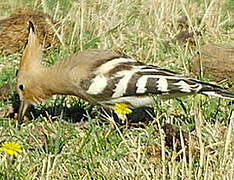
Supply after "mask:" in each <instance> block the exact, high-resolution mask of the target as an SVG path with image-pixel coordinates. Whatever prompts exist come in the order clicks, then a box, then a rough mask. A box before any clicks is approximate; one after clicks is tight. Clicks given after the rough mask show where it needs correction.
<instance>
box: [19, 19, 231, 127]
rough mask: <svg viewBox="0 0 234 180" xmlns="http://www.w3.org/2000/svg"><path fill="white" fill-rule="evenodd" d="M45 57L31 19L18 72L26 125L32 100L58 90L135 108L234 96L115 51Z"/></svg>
mask: <svg viewBox="0 0 234 180" xmlns="http://www.w3.org/2000/svg"><path fill="white" fill-rule="evenodd" d="M41 61H42V46H41V45H40V42H39V39H38V37H37V34H36V33H35V28H34V25H33V23H32V22H29V37H28V44H27V45H26V48H25V50H24V52H23V56H22V58H21V61H20V65H19V71H18V74H17V91H18V94H19V96H20V100H21V104H20V109H19V114H18V119H19V122H20V123H22V122H23V117H24V114H25V112H26V110H27V109H28V107H29V106H30V105H31V104H36V103H40V102H41V101H42V100H43V99H46V98H49V97H50V96H52V95H54V94H64V95H74V96H78V97H80V98H83V99H86V100H87V101H90V102H91V103H98V104H101V105H114V104H115V103H126V104H128V105H131V106H132V107H142V106H147V105H151V104H153V103H154V98H153V97H152V96H153V95H155V96H158V97H161V98H163V99H164V98H165V99H166V98H173V97H178V96H183V95H189V94H196V93H201V94H205V95H212V96H216V97H221V98H226V99H234V93H232V92H228V91H225V90H224V89H222V88H221V87H219V86H216V85H212V84H209V83H204V82H201V81H198V80H195V79H192V78H188V77H184V76H181V75H179V74H177V73H174V72H172V71H169V70H166V69H162V68H159V67H157V66H152V65H145V64H143V63H141V62H139V61H136V60H135V59H133V58H131V57H129V56H127V55H125V54H123V53H120V52H116V51H112V50H100V49H90V50H86V51H83V52H80V53H78V54H75V55H72V56H70V57H68V58H67V59H65V60H63V61H59V62H57V63H55V64H54V65H51V66H50V67H44V66H43V65H42V64H41Z"/></svg>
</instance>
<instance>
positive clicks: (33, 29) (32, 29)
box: [28, 21, 35, 33]
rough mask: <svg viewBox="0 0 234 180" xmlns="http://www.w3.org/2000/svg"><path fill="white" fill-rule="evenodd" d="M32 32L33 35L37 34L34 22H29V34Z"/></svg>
mask: <svg viewBox="0 0 234 180" xmlns="http://www.w3.org/2000/svg"><path fill="white" fill-rule="evenodd" d="M31 31H32V32H33V33H35V27H34V24H33V22H32V21H29V22H28V32H29V33H30V32H31Z"/></svg>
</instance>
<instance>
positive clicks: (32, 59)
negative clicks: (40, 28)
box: [20, 21, 42, 70]
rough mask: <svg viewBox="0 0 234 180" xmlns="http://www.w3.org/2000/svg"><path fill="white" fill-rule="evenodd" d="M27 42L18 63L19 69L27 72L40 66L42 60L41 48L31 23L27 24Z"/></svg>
mask: <svg viewBox="0 0 234 180" xmlns="http://www.w3.org/2000/svg"><path fill="white" fill-rule="evenodd" d="M28 32H29V33H28V42H27V44H26V47H25V49H24V52H23V56H22V59H21V62H20V69H24V70H28V69H31V68H36V67H38V66H40V62H41V59H42V46H41V44H40V41H39V38H38V36H37V33H36V28H35V26H34V24H33V22H32V21H29V23H28Z"/></svg>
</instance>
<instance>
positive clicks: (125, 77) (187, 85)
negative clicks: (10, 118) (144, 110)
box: [86, 57, 201, 107]
mask: <svg viewBox="0 0 234 180" xmlns="http://www.w3.org/2000/svg"><path fill="white" fill-rule="evenodd" d="M89 81H90V84H89V86H87V87H86V93H87V94H88V95H89V96H91V97H93V98H95V99H96V100H97V101H99V102H102V103H105V104H114V103H117V102H125V103H129V104H131V105H132V106H135V107H138V106H145V105H148V104H152V103H153V99H152V97H151V96H150V95H152V94H153V95H158V96H159V95H160V96H168V97H170V96H179V95H181V94H184V95H186V94H190V93H194V92H198V91H199V89H200V88H201V85H200V84H199V83H196V82H195V81H193V80H191V79H189V78H186V77H183V76H180V75H178V74H176V73H174V72H171V71H168V70H165V69H160V68H158V67H156V66H151V65H144V64H143V63H140V62H138V61H136V60H134V59H132V58H128V57H121V58H115V59H110V60H109V61H107V62H105V63H104V64H101V65H100V66H98V67H96V70H95V72H94V74H92V78H91V79H89Z"/></svg>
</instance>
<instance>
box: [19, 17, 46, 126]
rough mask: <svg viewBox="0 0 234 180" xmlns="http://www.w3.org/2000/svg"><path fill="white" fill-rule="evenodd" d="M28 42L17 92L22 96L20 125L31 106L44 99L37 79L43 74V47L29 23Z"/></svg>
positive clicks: (20, 68) (21, 62)
mask: <svg viewBox="0 0 234 180" xmlns="http://www.w3.org/2000/svg"><path fill="white" fill-rule="evenodd" d="M28 27H29V35H28V42H27V45H26V47H25V49H24V52H23V55H22V58H21V61H20V66H19V71H18V74H17V92H18V94H19V96H20V101H21V104H20V109H19V113H18V120H19V123H22V121H23V117H24V114H25V112H26V110H27V108H28V107H29V105H31V104H35V103H39V102H40V101H41V100H42V99H43V97H42V96H41V95H40V94H42V93H41V92H40V91H41V89H40V86H39V84H38V81H37V78H38V75H40V74H41V71H40V70H41V69H42V68H41V64H40V63H41V59H42V46H41V45H40V42H39V39H38V37H37V35H36V33H35V27H34V25H33V23H32V22H31V21H30V22H29V26H28Z"/></svg>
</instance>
